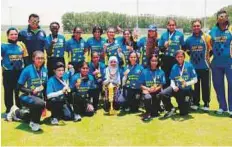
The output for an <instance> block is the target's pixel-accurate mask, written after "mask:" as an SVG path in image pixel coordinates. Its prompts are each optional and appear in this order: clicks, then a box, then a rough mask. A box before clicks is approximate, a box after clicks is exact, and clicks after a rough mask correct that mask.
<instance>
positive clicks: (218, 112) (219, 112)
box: [216, 109, 224, 115]
mask: <svg viewBox="0 0 232 147" xmlns="http://www.w3.org/2000/svg"><path fill="white" fill-rule="evenodd" d="M223 112H224V111H223V110H222V109H218V110H217V111H216V113H217V114H219V115H221V114H222V113H223Z"/></svg>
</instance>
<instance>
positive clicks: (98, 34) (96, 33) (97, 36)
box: [93, 30, 101, 39]
mask: <svg viewBox="0 0 232 147" xmlns="http://www.w3.org/2000/svg"><path fill="white" fill-rule="evenodd" d="M93 36H94V38H96V39H99V38H100V37H101V32H100V30H96V31H95V32H94V33H93Z"/></svg>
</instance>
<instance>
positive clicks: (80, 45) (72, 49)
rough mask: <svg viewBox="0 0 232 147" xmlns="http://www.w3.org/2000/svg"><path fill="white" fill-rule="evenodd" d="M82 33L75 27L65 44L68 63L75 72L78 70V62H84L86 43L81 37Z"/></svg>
mask: <svg viewBox="0 0 232 147" xmlns="http://www.w3.org/2000/svg"><path fill="white" fill-rule="evenodd" d="M82 32H83V31H82V29H81V28H79V27H75V28H74V29H73V35H72V38H71V39H70V40H68V41H67V42H66V51H67V52H68V54H69V61H71V63H72V65H73V66H74V68H75V70H77V68H78V62H80V61H85V56H84V54H85V52H86V51H87V46H86V42H85V40H84V39H83V38H82V37H81V34H82ZM70 58H71V59H70ZM76 72H77V71H76Z"/></svg>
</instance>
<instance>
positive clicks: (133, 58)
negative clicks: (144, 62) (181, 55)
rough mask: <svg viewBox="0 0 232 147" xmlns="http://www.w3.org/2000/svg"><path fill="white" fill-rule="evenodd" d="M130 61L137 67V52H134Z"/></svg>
mask: <svg viewBox="0 0 232 147" xmlns="http://www.w3.org/2000/svg"><path fill="white" fill-rule="evenodd" d="M129 60H130V63H131V65H135V64H136V61H137V57H136V53H135V52H133V53H131V54H130V57H129Z"/></svg>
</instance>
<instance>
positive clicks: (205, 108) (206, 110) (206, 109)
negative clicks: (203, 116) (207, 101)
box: [201, 107, 209, 112]
mask: <svg viewBox="0 0 232 147" xmlns="http://www.w3.org/2000/svg"><path fill="white" fill-rule="evenodd" d="M201 110H203V111H205V112H209V107H202V108H201Z"/></svg>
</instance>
